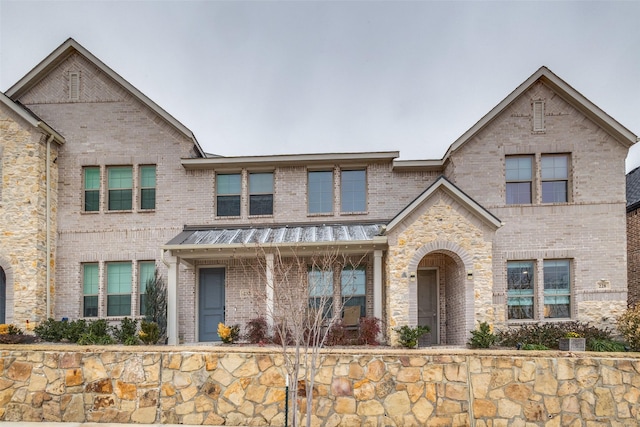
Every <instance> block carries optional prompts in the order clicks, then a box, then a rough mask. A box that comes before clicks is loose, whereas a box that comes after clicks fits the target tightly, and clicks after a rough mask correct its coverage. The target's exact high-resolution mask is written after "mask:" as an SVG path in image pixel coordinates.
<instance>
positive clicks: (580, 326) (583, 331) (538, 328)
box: [497, 321, 611, 350]
mask: <svg viewBox="0 0 640 427" xmlns="http://www.w3.org/2000/svg"><path fill="white" fill-rule="evenodd" d="M568 333H575V334H578V335H580V336H582V337H584V338H585V339H586V340H587V342H588V341H589V340H591V339H605V340H610V339H611V332H610V331H608V330H606V329H598V328H597V327H595V326H591V325H589V324H588V323H582V322H577V321H574V322H558V323H535V324H530V325H522V326H518V327H513V328H509V329H507V330H504V331H500V332H498V333H497V338H498V341H497V342H498V343H499V344H500V345H502V346H506V347H516V346H518V345H519V344H523V343H524V344H540V345H544V346H545V347H548V348H550V349H556V350H557V349H558V343H559V341H560V338H565V336H566V335H567V334H568Z"/></svg>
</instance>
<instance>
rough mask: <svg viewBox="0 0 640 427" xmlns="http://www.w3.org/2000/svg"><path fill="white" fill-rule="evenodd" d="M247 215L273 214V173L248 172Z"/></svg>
mask: <svg viewBox="0 0 640 427" xmlns="http://www.w3.org/2000/svg"><path fill="white" fill-rule="evenodd" d="M249 215H273V173H272V172H261V173H250V174H249Z"/></svg>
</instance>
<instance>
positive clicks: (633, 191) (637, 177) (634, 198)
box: [627, 167, 640, 212]
mask: <svg viewBox="0 0 640 427" xmlns="http://www.w3.org/2000/svg"><path fill="white" fill-rule="evenodd" d="M638 207H640V167H638V168H635V169H634V170H632V171H631V172H629V173H628V174H627V212H630V211H632V210H635V209H637V208H638Z"/></svg>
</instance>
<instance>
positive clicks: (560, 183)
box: [541, 154, 569, 203]
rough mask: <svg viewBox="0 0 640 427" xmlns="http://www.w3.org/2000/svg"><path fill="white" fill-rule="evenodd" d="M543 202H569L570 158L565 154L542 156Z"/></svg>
mask: <svg viewBox="0 0 640 427" xmlns="http://www.w3.org/2000/svg"><path fill="white" fill-rule="evenodd" d="M541 162H542V165H541V166H542V167H541V177H542V203H566V202H568V201H569V200H568V197H567V191H568V190H567V189H568V182H569V181H568V179H569V158H568V156H567V155H565V154H553V155H543V156H542V158H541Z"/></svg>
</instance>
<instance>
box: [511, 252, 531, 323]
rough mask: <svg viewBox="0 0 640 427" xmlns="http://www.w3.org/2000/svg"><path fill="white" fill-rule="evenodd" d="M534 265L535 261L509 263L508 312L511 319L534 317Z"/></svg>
mask: <svg viewBox="0 0 640 427" xmlns="http://www.w3.org/2000/svg"><path fill="white" fill-rule="evenodd" d="M533 266H534V263H533V261H510V262H508V263H507V312H508V318H509V319H510V320H511V319H533V318H534V315H535V312H534V304H533V303H534V300H535V294H534V289H535V279H534V274H533Z"/></svg>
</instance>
